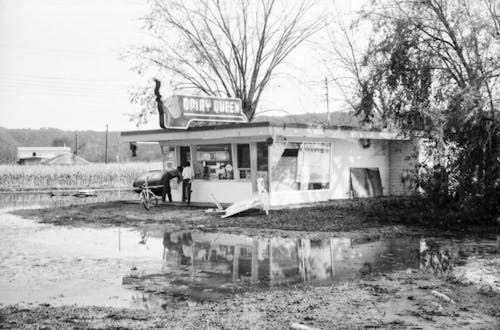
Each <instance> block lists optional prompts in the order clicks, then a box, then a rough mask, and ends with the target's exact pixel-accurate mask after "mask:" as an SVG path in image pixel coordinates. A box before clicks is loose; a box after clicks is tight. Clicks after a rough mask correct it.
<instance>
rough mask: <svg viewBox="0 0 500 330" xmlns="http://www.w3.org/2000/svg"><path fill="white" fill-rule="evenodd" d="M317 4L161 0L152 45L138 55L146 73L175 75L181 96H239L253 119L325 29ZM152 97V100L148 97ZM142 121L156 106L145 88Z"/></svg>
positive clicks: (150, 20)
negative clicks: (274, 82) (297, 53)
mask: <svg viewBox="0 0 500 330" xmlns="http://www.w3.org/2000/svg"><path fill="white" fill-rule="evenodd" d="M312 5H313V3H312V1H308V0H299V1H296V2H294V3H291V2H289V1H279V0H257V1H250V0H238V1H234V0H198V1H182V0H154V1H152V2H151V12H150V14H149V15H148V16H147V17H146V23H147V24H146V26H147V29H148V31H149V32H150V33H151V35H152V36H153V41H152V43H151V45H150V46H146V47H141V48H140V49H137V50H135V51H133V55H135V56H136V57H137V58H138V59H139V60H140V61H139V65H137V67H136V69H138V71H140V72H144V71H147V70H149V71H151V70H155V71H156V73H155V74H154V75H155V77H156V78H160V76H161V75H164V76H167V77H168V78H169V84H170V86H171V88H172V90H173V91H179V90H192V91H195V92H200V93H202V94H205V95H208V96H223V97H235V98H239V99H241V101H242V105H243V111H244V112H245V114H246V115H247V117H248V118H249V119H251V118H252V117H253V116H254V114H255V110H256V108H257V105H258V103H259V100H260V98H261V96H262V93H263V91H264V90H265V88H266V86H268V84H269V82H270V80H271V79H272V77H273V73H275V71H276V69H277V68H278V67H279V66H280V65H281V64H282V63H283V62H284V60H285V59H286V58H287V56H289V54H290V53H291V52H292V51H294V50H295V49H296V48H297V47H298V46H300V45H301V44H302V43H303V42H304V41H306V40H307V39H308V38H309V37H310V36H311V35H312V34H314V33H315V32H316V31H318V30H319V29H320V28H321V26H322V21H321V20H319V19H318V18H316V19H314V20H313V19H310V18H309V14H310V10H311V8H312V7H313V6H312ZM146 94H147V95H146ZM134 100H135V101H136V102H142V104H143V105H144V108H143V111H142V113H141V114H139V115H138V116H137V117H136V119H138V120H140V119H141V118H144V116H145V115H146V114H147V113H148V112H151V111H152V109H154V106H152V104H153V103H152V101H153V100H154V96H152V93H151V90H150V89H148V90H147V91H140V92H139V94H138V97H137V95H136V97H135V99H134Z"/></svg>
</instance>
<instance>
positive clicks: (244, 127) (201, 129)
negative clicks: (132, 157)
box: [121, 122, 408, 144]
mask: <svg viewBox="0 0 500 330" xmlns="http://www.w3.org/2000/svg"><path fill="white" fill-rule="evenodd" d="M269 137H270V138H273V139H279V138H291V139H300V140H302V141H307V140H315V141H319V140H331V139H374V140H407V139H408V138H407V137H405V136H402V135H401V134H400V133H398V132H393V131H383V130H368V129H362V128H358V127H349V126H329V127H324V126H318V125H307V124H299V123H297V124H282V125H279V124H274V123H270V122H253V123H243V124H229V125H210V126H197V127H191V128H188V129H156V130H143V131H125V132H121V140H122V142H167V141H168V142H169V143H172V144H182V143H185V142H193V141H203V140H211V141H212V140H221V141H223V140H225V141H228V140H231V141H232V142H240V141H245V142H249V141H262V140H265V139H266V138H269Z"/></svg>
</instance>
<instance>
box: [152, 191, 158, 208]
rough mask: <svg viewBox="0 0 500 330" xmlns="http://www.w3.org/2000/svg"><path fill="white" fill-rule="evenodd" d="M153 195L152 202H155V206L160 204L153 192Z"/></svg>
mask: <svg viewBox="0 0 500 330" xmlns="http://www.w3.org/2000/svg"><path fill="white" fill-rule="evenodd" d="M152 195H153V196H151V198H152V200H151V204H153V206H155V207H156V206H158V197H156V195H155V194H152Z"/></svg>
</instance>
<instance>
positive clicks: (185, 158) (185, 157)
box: [179, 146, 191, 167]
mask: <svg viewBox="0 0 500 330" xmlns="http://www.w3.org/2000/svg"><path fill="white" fill-rule="evenodd" d="M179 152H180V161H181V163H180V164H179V165H180V166H182V167H184V166H185V165H186V162H191V148H190V147H189V146H185V147H180V151H179Z"/></svg>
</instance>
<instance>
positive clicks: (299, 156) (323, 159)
mask: <svg viewBox="0 0 500 330" xmlns="http://www.w3.org/2000/svg"><path fill="white" fill-rule="evenodd" d="M271 164H272V165H271V166H272V176H271V178H272V182H271V186H272V190H273V191H289V190H318V189H328V188H329V181H330V180H329V177H330V144H328V143H275V144H273V146H272V152H271Z"/></svg>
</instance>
